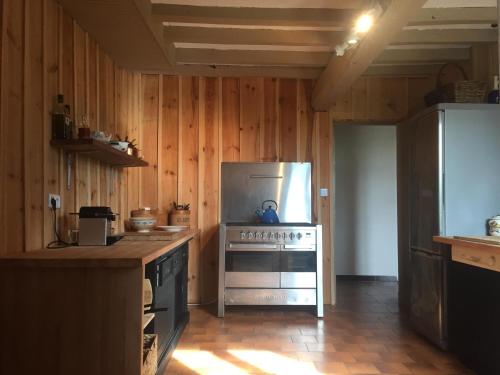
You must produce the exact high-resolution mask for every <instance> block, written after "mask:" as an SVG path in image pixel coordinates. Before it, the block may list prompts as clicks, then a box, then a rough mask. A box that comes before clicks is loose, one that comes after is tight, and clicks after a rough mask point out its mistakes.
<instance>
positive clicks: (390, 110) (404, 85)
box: [367, 77, 408, 121]
mask: <svg viewBox="0 0 500 375" xmlns="http://www.w3.org/2000/svg"><path fill="white" fill-rule="evenodd" d="M367 91H368V94H367V95H368V97H369V98H370V100H369V102H368V118H369V119H378V120H386V121H399V120H402V119H403V118H404V117H405V116H406V114H407V113H408V80H407V79H400V78H385V77H383V78H379V77H372V78H370V79H369V80H368V87H367Z"/></svg>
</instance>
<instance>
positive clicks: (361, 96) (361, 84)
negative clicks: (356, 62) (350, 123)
mask: <svg viewBox="0 0 500 375" xmlns="http://www.w3.org/2000/svg"><path fill="white" fill-rule="evenodd" d="M367 82H368V79H367V78H358V80H357V81H356V82H354V84H353V85H352V88H351V91H350V94H351V104H352V113H355V114H356V118H357V119H360V120H368V91H367ZM348 95H349V93H348ZM351 116H352V114H351Z"/></svg>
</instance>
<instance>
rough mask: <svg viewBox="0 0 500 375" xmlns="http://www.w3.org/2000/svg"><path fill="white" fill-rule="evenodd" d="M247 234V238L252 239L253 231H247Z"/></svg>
mask: <svg viewBox="0 0 500 375" xmlns="http://www.w3.org/2000/svg"><path fill="white" fill-rule="evenodd" d="M247 236H248V239H249V240H253V233H252V232H248V234H247Z"/></svg>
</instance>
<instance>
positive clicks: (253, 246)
mask: <svg viewBox="0 0 500 375" xmlns="http://www.w3.org/2000/svg"><path fill="white" fill-rule="evenodd" d="M228 247H229V249H230V250H236V251H238V250H239V251H277V250H278V246H277V245H275V244H270V243H243V242H237V243H235V242H230V243H229V246H228Z"/></svg>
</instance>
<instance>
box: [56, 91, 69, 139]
mask: <svg viewBox="0 0 500 375" xmlns="http://www.w3.org/2000/svg"><path fill="white" fill-rule="evenodd" d="M70 120H71V119H70V117H69V115H68V113H67V110H66V106H65V105H64V95H62V94H59V95H57V102H56V104H55V106H54V109H53V110H52V139H71V126H70Z"/></svg>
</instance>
